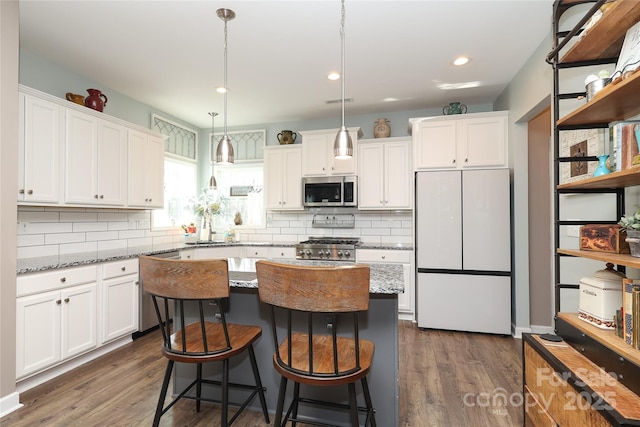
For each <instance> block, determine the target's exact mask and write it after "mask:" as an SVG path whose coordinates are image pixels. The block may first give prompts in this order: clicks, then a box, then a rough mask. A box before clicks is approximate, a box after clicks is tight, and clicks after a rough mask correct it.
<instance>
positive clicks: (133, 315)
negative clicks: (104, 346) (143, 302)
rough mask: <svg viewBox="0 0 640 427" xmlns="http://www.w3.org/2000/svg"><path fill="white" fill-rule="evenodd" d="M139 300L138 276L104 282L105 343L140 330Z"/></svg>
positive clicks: (103, 327)
mask: <svg viewBox="0 0 640 427" xmlns="http://www.w3.org/2000/svg"><path fill="white" fill-rule="evenodd" d="M138 298H139V287H138V275H137V274H135V275H129V276H123V277H120V278H117V279H111V280H105V281H104V282H103V288H102V301H103V306H102V322H103V323H102V342H103V343H104V342H107V341H111V340H113V339H116V338H120V337H122V336H124V335H127V334H130V333H132V332H135V331H137V330H138Z"/></svg>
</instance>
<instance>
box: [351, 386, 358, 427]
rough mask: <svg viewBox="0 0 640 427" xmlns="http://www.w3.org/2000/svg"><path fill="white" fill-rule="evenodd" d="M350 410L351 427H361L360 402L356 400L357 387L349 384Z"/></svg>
mask: <svg viewBox="0 0 640 427" xmlns="http://www.w3.org/2000/svg"><path fill="white" fill-rule="evenodd" d="M348 387H349V409H350V412H351V426H352V427H359V426H360V420H358V400H357V398H356V385H355V383H349V384H348Z"/></svg>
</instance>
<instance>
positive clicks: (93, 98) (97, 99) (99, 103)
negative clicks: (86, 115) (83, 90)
mask: <svg viewBox="0 0 640 427" xmlns="http://www.w3.org/2000/svg"><path fill="white" fill-rule="evenodd" d="M87 92H89V96H87V97H86V98H85V100H84V105H85V106H87V107H89V108H91V109H94V110H96V111H100V112H102V110H103V109H104V106H105V105H107V96H106V95H105V94H104V93H102V92H100V91H99V90H98V89H87Z"/></svg>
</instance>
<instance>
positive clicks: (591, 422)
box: [524, 342, 611, 427]
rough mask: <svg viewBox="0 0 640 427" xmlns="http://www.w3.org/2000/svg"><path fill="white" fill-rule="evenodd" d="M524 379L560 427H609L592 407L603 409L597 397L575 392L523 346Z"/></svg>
mask: <svg viewBox="0 0 640 427" xmlns="http://www.w3.org/2000/svg"><path fill="white" fill-rule="evenodd" d="M524 359H525V360H524V365H525V367H524V375H525V380H524V382H525V385H526V387H527V390H528V391H529V392H530V393H531V395H532V396H533V397H535V399H536V400H537V401H538V402H544V406H543V407H544V409H546V412H547V413H548V414H549V415H550V416H551V417H552V418H553V419H554V420H555V422H556V423H557V424H558V425H561V426H590V427H609V426H611V423H609V422H608V421H607V420H606V419H605V418H604V417H603V416H602V415H601V414H600V413H599V412H598V411H596V410H595V409H593V407H592V406H591V405H592V404H599V405H603V404H604V402H603V401H601V400H599V397H598V396H593V395H591V394H590V393H589V392H588V391H586V390H581V391H578V390H576V389H574V388H573V387H572V386H571V385H569V383H568V382H567V381H566V380H565V379H564V378H563V376H567V375H569V374H568V373H558V372H557V371H556V370H555V369H554V368H553V367H552V366H551V365H550V364H549V363H547V362H546V361H545V360H544V359H543V358H542V356H540V354H538V353H537V352H536V350H535V349H534V348H533V347H531V345H529V343H527V342H525V343H524Z"/></svg>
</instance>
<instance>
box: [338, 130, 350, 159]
mask: <svg viewBox="0 0 640 427" xmlns="http://www.w3.org/2000/svg"><path fill="white" fill-rule="evenodd" d="M333 155H334V156H335V158H336V159H348V158H350V157H352V156H353V140H352V139H351V135H349V131H348V130H347V128H345V127H344V126H341V127H340V130H339V131H338V134H337V135H336V140H335V141H334V143H333Z"/></svg>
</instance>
